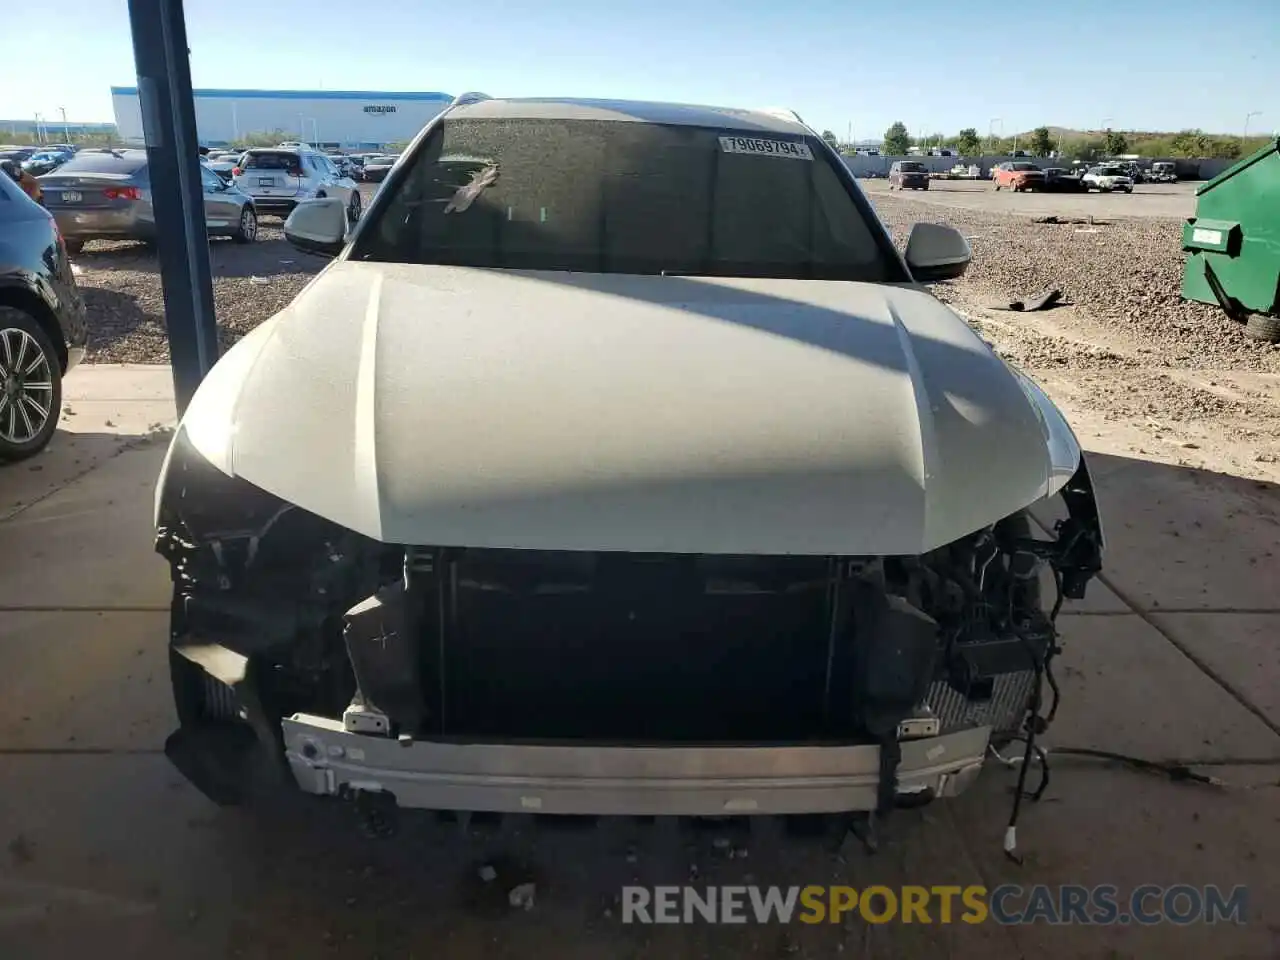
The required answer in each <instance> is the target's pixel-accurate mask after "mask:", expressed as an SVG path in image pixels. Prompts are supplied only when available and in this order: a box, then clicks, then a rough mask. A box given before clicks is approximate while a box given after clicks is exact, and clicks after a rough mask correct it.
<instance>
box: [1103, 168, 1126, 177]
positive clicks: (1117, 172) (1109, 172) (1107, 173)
mask: <svg viewBox="0 0 1280 960" xmlns="http://www.w3.org/2000/svg"><path fill="white" fill-rule="evenodd" d="M1101 173H1102V175H1103V176H1104V177H1123V176H1125V174H1126V171H1125V169H1124V168H1123V167H1103V168H1102V171H1101Z"/></svg>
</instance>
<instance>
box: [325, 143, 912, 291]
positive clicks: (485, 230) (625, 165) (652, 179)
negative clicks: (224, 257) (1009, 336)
mask: <svg viewBox="0 0 1280 960" xmlns="http://www.w3.org/2000/svg"><path fill="white" fill-rule="evenodd" d="M407 162H408V166H407V167H406V168H404V169H403V170H402V171H401V175H400V176H399V178H398V180H397V182H396V183H395V184H394V187H393V191H394V192H393V193H391V194H388V195H385V196H384V197H383V198H382V199H383V202H382V203H380V204H379V205H378V207H376V208H375V210H374V214H375V216H374V218H373V219H371V221H370V222H369V223H367V224H366V225H365V226H364V227H363V228H362V229H361V231H360V233H359V235H358V237H357V239H356V241H355V245H354V247H353V249H352V252H351V254H350V256H351V257H352V259H357V260H360V259H363V260H377V261H391V262H407V263H449V264H461V265H467V266H484V267H513V268H523V269H535V270H578V271H591V272H600V273H648V274H652V273H674V274H694V275H712V276H767V277H794V278H814V279H820V278H821V279H849V280H872V281H876V280H903V279H906V278H905V276H904V274H903V271H902V269H901V266H900V264H899V263H898V261H897V259H896V258H893V257H892V254H891V252H890V250H891V248H887V241H884V240H882V239H881V238H880V235H879V234H878V232H877V231H878V223H876V222H875V220H874V216H875V215H874V213H872V212H871V211H870V208H869V207H862V206H860V205H859V204H858V203H857V202H856V201H855V200H854V196H853V194H852V193H851V192H850V190H849V189H848V188H847V187H846V185H845V182H844V181H843V180H842V179H841V178H840V176H839V175H838V174H837V173H836V171H835V169H834V168H833V166H832V165H831V164H830V163H829V162H828V160H827V158H826V154H825V152H823V151H820V150H816V149H813V148H812V146H811V145H810V144H809V143H807V142H806V141H805V140H803V139H801V138H798V137H795V136H786V135H780V134H771V135H768V136H762V137H750V138H748V137H743V136H741V135H740V132H733V131H723V130H714V129H708V128H703V127H691V126H674V125H672V126H668V125H661V124H650V123H625V122H618V121H608V120H563V119H557V120H547V119H525V118H522V119H465V118H457V119H450V120H446V121H445V122H443V123H442V124H441V125H440V126H439V127H437V128H436V130H435V131H434V132H433V134H432V136H431V137H430V138H429V139H428V140H427V141H426V142H424V143H423V144H422V145H421V147H420V148H419V149H418V150H417V151H415V154H414V155H413V156H412V157H410V158H409V159H408V161H407ZM873 223H875V226H874V227H873ZM882 244H884V246H882Z"/></svg>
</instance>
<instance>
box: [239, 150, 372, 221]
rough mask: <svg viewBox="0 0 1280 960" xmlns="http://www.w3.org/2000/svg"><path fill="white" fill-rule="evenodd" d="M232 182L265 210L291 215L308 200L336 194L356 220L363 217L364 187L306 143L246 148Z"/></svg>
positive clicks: (349, 214)
mask: <svg viewBox="0 0 1280 960" xmlns="http://www.w3.org/2000/svg"><path fill="white" fill-rule="evenodd" d="M238 169H239V171H240V172H239V173H237V174H234V176H233V177H232V182H233V183H235V185H236V186H237V187H238V188H240V189H241V190H243V191H244V192H245V193H247V194H249V195H250V196H251V197H253V199H254V202H255V203H256V204H257V206H258V208H259V209H260V210H261V211H263V212H264V213H278V214H281V215H282V216H288V215H289V214H290V213H291V212H292V211H293V208H294V207H296V206H297V205H298V204H299V203H301V202H302V201H304V200H314V199H323V198H325V197H336V198H337V199H339V200H341V201H342V205H343V207H345V208H346V211H347V216H348V217H349V218H350V220H351V222H352V223H355V222H356V221H357V220H359V219H360V213H361V210H360V204H361V200H360V188H359V187H357V186H356V182H355V181H354V180H352V179H351V178H350V177H348V176H344V175H343V174H342V173H340V172H339V171H338V168H337V167H335V166H334V164H333V161H332V160H331V159H330V158H329V157H326V156H325V155H324V154H323V153H317V152H316V151H314V150H310V149H308V148H306V147H286V146H280V147H266V148H263V149H253V150H248V151H246V152H245V155H244V156H243V157H241V158H240V165H239V167H238Z"/></svg>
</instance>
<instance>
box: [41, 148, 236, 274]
mask: <svg viewBox="0 0 1280 960" xmlns="http://www.w3.org/2000/svg"><path fill="white" fill-rule="evenodd" d="M38 179H39V180H40V186H41V187H42V188H43V189H44V204H45V206H46V207H47V208H48V210H49V212H50V213H52V214H53V217H54V219H55V220H56V221H57V222H58V229H59V230H61V231H62V235H63V237H64V238H65V239H66V243H67V250H68V251H70V252H71V253H78V252H79V251H80V250H82V249H83V248H84V245H85V243H86V242H87V241H89V240H143V241H151V240H154V239H155V233H156V223H155V213H154V211H153V209H152V206H151V178H150V175H149V171H148V168H147V152H146V151H145V150H81V151H80V152H79V153H77V154H76V155H75V156H74V157H72V158H71V159H70V160H68V161H67V162H66V163H65V164H63V165H62V166H61V167H59V168H58V170H57V171H56V172H55V173H51V174H48V175H47V176H43V177H40V178H38ZM200 182H201V187H202V189H203V191H204V216H205V223H206V225H207V226H208V230H209V235H210V236H218V237H231V238H232V239H234V240H236V241H237V242H239V243H252V242H253V241H254V240H256V239H257V238H258V211H257V209H256V208H255V205H254V202H253V198H252V197H249V196H247V195H246V194H244V193H242V192H240V191H239V190H237V189H236V187H235V186H234V185H233V184H229V183H224V182H223V181H222V179H221V178H220V177H219V176H218V175H217V174H216V173H214V172H213V171H212V170H210V169H209V167H208V166H206V165H205V164H204V163H201V165H200Z"/></svg>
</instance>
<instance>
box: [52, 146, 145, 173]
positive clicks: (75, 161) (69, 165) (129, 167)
mask: <svg viewBox="0 0 1280 960" xmlns="http://www.w3.org/2000/svg"><path fill="white" fill-rule="evenodd" d="M146 165H147V154H146V152H145V151H143V150H130V151H128V152H125V153H107V152H105V151H103V152H101V153H90V152H89V151H86V150H82V151H80V152H79V153H77V154H76V155H75V156H74V157H72V158H71V159H70V160H68V161H67V162H66V163H64V164H63V165H62V166H61V167H59V168H58V173H59V174H64V173H114V174H121V175H125V176H130V175H132V174H135V173H137V172H138V171H139V170H141V169H142V168H143V167H145V166H146Z"/></svg>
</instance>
